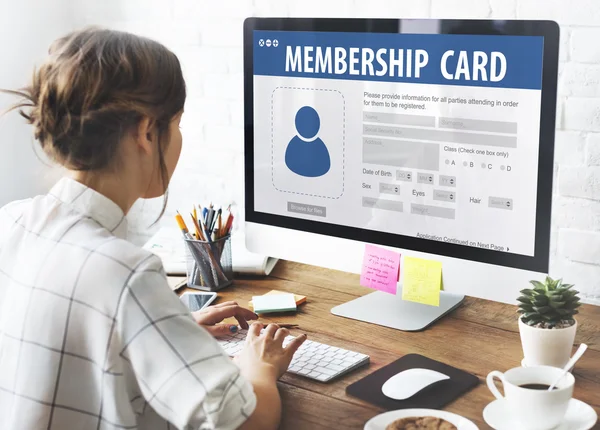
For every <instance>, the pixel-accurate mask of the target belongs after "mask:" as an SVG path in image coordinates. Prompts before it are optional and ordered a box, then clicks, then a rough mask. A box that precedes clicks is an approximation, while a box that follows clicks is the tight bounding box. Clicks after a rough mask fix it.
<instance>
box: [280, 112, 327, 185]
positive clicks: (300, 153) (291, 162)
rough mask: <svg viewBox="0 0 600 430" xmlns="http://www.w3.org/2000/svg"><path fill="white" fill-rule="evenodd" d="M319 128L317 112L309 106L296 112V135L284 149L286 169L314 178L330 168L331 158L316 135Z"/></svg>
mask: <svg viewBox="0 0 600 430" xmlns="http://www.w3.org/2000/svg"><path fill="white" fill-rule="evenodd" d="M320 128H321V120H320V118H319V114H318V113H317V111H316V110H314V109H313V108H312V107H310V106H304V107H302V108H300V109H299V110H298V112H297V113H296V131H297V133H298V134H297V135H296V136H294V137H293V138H292V140H291V141H290V143H289V144H288V147H287V149H286V151H285V164H286V165H287V167H288V169H290V170H291V171H292V172H294V173H296V174H297V175H300V176H306V177H310V178H315V177H318V176H323V175H324V174H325V173H327V172H329V169H330V168H331V159H330V158H329V151H328V150H327V146H325V143H323V141H322V140H321V138H319V137H318V136H317V134H318V133H319V129H320Z"/></svg>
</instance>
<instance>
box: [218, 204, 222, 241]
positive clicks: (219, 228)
mask: <svg viewBox="0 0 600 430" xmlns="http://www.w3.org/2000/svg"><path fill="white" fill-rule="evenodd" d="M222 228H223V222H222V220H221V209H219V211H218V212H217V232H218V234H219V236H221V229H222Z"/></svg>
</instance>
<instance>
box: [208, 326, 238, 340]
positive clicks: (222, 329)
mask: <svg viewBox="0 0 600 430" xmlns="http://www.w3.org/2000/svg"><path fill="white" fill-rule="evenodd" d="M204 328H205V329H206V330H208V332H209V333H210V334H212V335H213V337H222V336H227V335H231V334H234V333H237V331H238V326H237V325H235V324H217V325H209V326H204Z"/></svg>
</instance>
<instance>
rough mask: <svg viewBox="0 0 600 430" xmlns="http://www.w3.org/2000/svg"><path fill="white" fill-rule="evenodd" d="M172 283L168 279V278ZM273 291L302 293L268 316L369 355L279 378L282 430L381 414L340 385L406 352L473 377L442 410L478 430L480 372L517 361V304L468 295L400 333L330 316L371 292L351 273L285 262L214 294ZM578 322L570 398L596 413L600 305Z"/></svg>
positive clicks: (241, 296)
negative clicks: (344, 366) (339, 372)
mask: <svg viewBox="0 0 600 430" xmlns="http://www.w3.org/2000/svg"><path fill="white" fill-rule="evenodd" d="M178 280H180V279H176V278H172V279H171V281H172V282H173V283H175V282H177V281H178ZM273 289H277V290H284V291H288V292H293V293H299V294H304V295H306V296H308V302H307V303H306V304H304V305H302V306H301V307H300V309H299V311H298V313H297V314H296V315H294V316H287V317H277V318H276V319H275V318H274V319H273V321H277V322H282V323H283V322H290V323H291V322H293V323H296V324H299V325H300V328H301V331H302V332H305V333H307V334H308V338H309V339H311V340H316V341H318V342H323V343H327V344H330V345H334V346H339V347H343V348H347V349H351V350H354V351H357V352H362V353H364V354H368V355H370V356H371V363H370V364H369V365H368V366H365V367H363V368H361V369H359V370H356V371H354V372H351V373H350V374H347V375H345V376H342V377H341V378H339V379H337V380H336V381H334V382H332V383H327V384H323V383H319V382H315V381H312V380H309V379H305V378H302V377H298V376H295V375H291V374H286V375H284V376H283V378H282V379H281V382H280V383H279V388H280V392H281V395H282V398H283V408H284V409H283V410H284V412H283V423H282V426H281V428H282V429H293V430H303V429H307V430H317V429H362V428H363V426H364V424H365V422H366V421H368V420H369V419H370V418H371V417H373V416H375V415H377V414H379V413H381V412H384V411H383V410H382V409H380V408H378V407H376V406H373V405H371V404H369V403H366V402H363V401H361V400H358V399H356V398H354V397H350V396H348V395H346V392H345V389H346V386H348V385H349V384H351V383H353V382H355V381H358V380H359V379H361V378H363V377H365V376H366V375H368V374H370V373H372V372H373V371H375V370H377V369H379V368H381V367H383V366H385V365H387V364H389V363H391V362H392V361H394V360H396V359H398V358H400V357H402V356H403V355H405V354H408V353H418V354H422V355H425V356H427V357H430V358H432V359H434V360H439V361H442V362H444V363H447V364H449V365H451V366H456V367H458V368H461V369H464V370H466V371H467V372H471V373H473V374H475V375H477V376H478V377H479V379H480V381H481V383H480V385H479V386H477V387H476V388H475V389H473V390H472V391H470V392H468V393H467V394H466V395H464V396H462V397H460V398H459V399H457V400H456V401H454V402H453V403H451V404H449V405H447V407H446V408H445V409H446V410H448V411H451V412H455V413H458V414H460V415H462V416H465V417H467V418H469V419H471V420H472V421H473V422H475V423H476V424H477V425H478V426H479V427H480V429H488V428H490V427H489V426H488V425H487V424H485V422H484V421H483V416H482V412H483V408H484V407H485V406H486V405H487V404H488V403H490V402H491V401H492V400H493V396H492V394H491V393H490V392H489V390H488V388H487V386H486V385H485V377H486V375H487V374H488V373H489V372H490V371H492V370H500V371H505V370H508V369H510V368H512V367H516V366H519V365H520V361H521V358H522V351H521V343H520V338H519V333H518V325H517V314H516V307H514V306H509V305H505V304H500V303H496V302H491V301H486V300H480V299H474V298H470V297H469V298H467V299H466V300H465V303H464V304H463V305H462V306H461V307H460V308H459V309H457V310H456V311H454V312H453V313H452V314H451V315H450V316H447V317H445V318H444V319H442V320H440V321H438V322H437V323H436V324H434V325H433V326H432V327H430V328H429V329H427V330H425V331H423V332H418V333H409V332H402V331H399V330H393V329H389V328H386V327H380V326H377V325H373V324H367V323H363V322H360V321H354V320H349V319H345V318H341V317H336V316H334V315H332V314H331V313H330V310H331V308H332V307H334V306H336V305H339V304H341V303H344V302H347V301H349V300H352V299H354V298H356V297H359V296H362V295H364V294H368V293H370V292H371V290H369V289H367V288H364V287H361V286H360V285H359V277H358V276H357V275H352V274H348V273H343V272H336V271H332V270H327V269H322V268H317V267H313V266H306V265H302V264H296V263H291V262H286V261H280V262H279V263H278V265H277V266H276V268H275V270H274V271H273V273H272V274H271V276H269V277H268V278H262V279H239V280H237V281H236V282H235V285H234V286H233V287H230V288H228V289H226V290H225V291H223V292H219V301H225V300H236V301H237V302H238V303H239V304H240V305H244V306H247V303H248V301H249V300H250V299H251V298H252V296H254V295H261V294H264V293H266V292H268V291H269V290H273ZM578 320H579V329H578V334H577V339H576V342H577V343H579V342H585V343H587V344H588V346H589V349H588V351H587V352H586V353H585V355H584V356H583V358H582V359H581V360H580V361H579V363H578V364H577V366H576V369H575V372H574V374H575V378H576V384H575V393H574V397H575V398H577V399H579V400H582V401H584V402H586V403H587V404H589V405H592V406H593V407H594V408H595V410H596V412H597V413H598V414H599V415H600V307H595V306H582V309H581V314H580V315H579V318H578ZM263 321H269V319H268V318H264V319H263ZM292 333H295V332H294V331H292ZM297 333H300V331H297ZM595 428H600V424H597V426H596V427H595Z"/></svg>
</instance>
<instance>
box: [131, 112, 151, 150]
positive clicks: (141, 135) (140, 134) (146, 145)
mask: <svg viewBox="0 0 600 430" xmlns="http://www.w3.org/2000/svg"><path fill="white" fill-rule="evenodd" d="M155 125H156V123H155V122H154V120H152V119H150V118H148V117H143V118H142V119H141V120H140V122H139V123H138V126H137V133H136V139H135V140H136V144H137V146H138V148H139V149H140V150H142V151H143V152H145V153H146V154H151V153H152V150H153V148H154V145H153V144H154V140H155V139H156V132H155V128H156V127H155Z"/></svg>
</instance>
